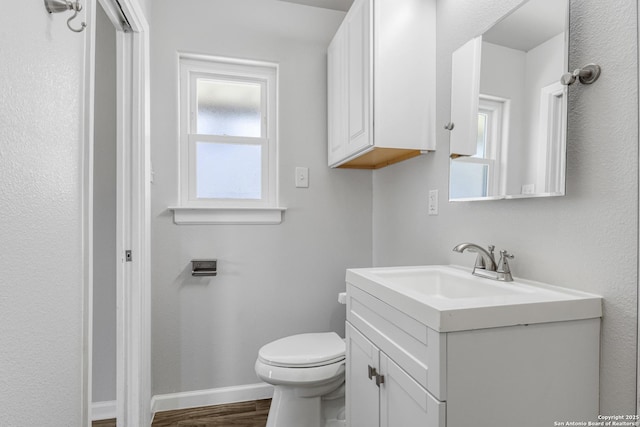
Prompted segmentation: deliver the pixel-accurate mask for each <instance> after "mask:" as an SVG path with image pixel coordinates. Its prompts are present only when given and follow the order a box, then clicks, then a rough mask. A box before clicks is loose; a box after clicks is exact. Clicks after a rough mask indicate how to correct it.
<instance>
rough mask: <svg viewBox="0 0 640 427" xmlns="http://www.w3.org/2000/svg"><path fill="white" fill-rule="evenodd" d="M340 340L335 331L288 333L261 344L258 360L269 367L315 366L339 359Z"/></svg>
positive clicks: (341, 354)
mask: <svg viewBox="0 0 640 427" xmlns="http://www.w3.org/2000/svg"><path fill="white" fill-rule="evenodd" d="M345 351H346V346H345V343H344V340H343V339H342V338H340V336H338V334H336V333H335V332H325V333H310V334H299V335H292V336H289V337H285V338H281V339H279V340H276V341H273V342H270V343H269V344H266V345H264V346H263V347H262V348H261V349H260V351H259V352H258V361H259V362H261V363H263V364H265V365H270V366H273V367H282V368H316V367H320V366H325V365H332V364H335V363H339V362H342V361H343V360H344V358H345Z"/></svg>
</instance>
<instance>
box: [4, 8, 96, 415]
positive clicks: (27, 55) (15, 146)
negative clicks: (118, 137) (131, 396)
mask: <svg viewBox="0 0 640 427" xmlns="http://www.w3.org/2000/svg"><path fill="white" fill-rule="evenodd" d="M83 3H84V4H85V8H86V9H87V10H92V9H91V7H92V6H91V4H89V5H87V4H86V2H83ZM89 3H92V2H91V1H89ZM66 19H67V18H66V17H64V16H61V15H55V16H49V14H48V13H47V12H46V10H45V8H44V5H43V3H42V2H41V1H36V2H17V3H15V4H13V5H12V8H11V10H10V11H7V12H6V13H2V14H0V52H2V54H1V60H0V81H1V82H2V83H1V84H0V183H1V184H0V218H2V221H0V242H2V244H1V245H0V325H2V326H1V329H2V332H1V333H0V372H1V374H0V408H1V409H0V424H2V425H6V426H35V425H42V424H43V423H46V424H47V425H52V426H54V425H56V426H81V425H83V424H84V423H83V422H82V417H83V414H82V399H83V396H82V386H83V378H82V372H83V369H84V368H83V364H82V361H83V359H82V354H83V339H82V336H83V331H82V323H83V322H82V319H83V312H82V308H83V307H82V301H83V277H82V265H83V264H82V263H83V253H82V249H83V247H82V233H81V232H82V188H81V178H82V154H83V142H82V141H83V138H82V134H81V132H82V127H81V125H82V107H83V104H82V100H83V98H82V88H83V82H84V80H83V74H82V70H83V43H84V40H85V37H87V34H88V33H87V32H85V33H82V34H76V33H72V32H71V31H69V29H68V28H67V26H66Z"/></svg>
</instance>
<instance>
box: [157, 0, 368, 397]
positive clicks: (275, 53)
mask: <svg viewBox="0 0 640 427" xmlns="http://www.w3.org/2000/svg"><path fill="white" fill-rule="evenodd" d="M343 16H344V13H342V12H336V11H331V10H327V9H320V8H312V7H306V6H300V5H296V4H292V3H287V2H280V1H274V0H188V1H175V0H155V1H154V2H153V10H152V19H151V20H152V22H153V31H152V32H151V49H152V53H151V80H152V81H151V94H152V96H151V103H152V116H151V127H152V135H151V144H152V162H153V169H154V172H155V174H154V183H153V185H152V229H151V233H152V242H151V243H152V294H153V301H152V325H153V335H152V352H151V353H152V376H153V393H154V394H164V393H170V392H179V391H190V390H201V389H209V388H217V387H225V386H233V385H240V384H251V383H256V382H258V379H257V377H256V376H255V374H254V370H253V365H254V362H255V359H256V356H257V352H258V349H259V348H260V347H261V346H262V345H263V344H265V343H267V342H268V341H271V340H273V339H276V338H280V337H282V336H285V335H289V334H294V333H302V332H314V331H330V330H334V331H337V332H338V333H340V334H343V333H344V320H345V308H344V306H343V305H339V304H338V303H337V294H338V292H340V291H342V290H344V287H345V285H344V274H345V269H346V268H347V267H353V266H369V265H371V246H372V242H371V226H372V224H371V203H372V202H371V198H372V182H371V172H368V171H349V170H330V169H329V168H328V167H327V127H326V108H327V103H326V96H327V89H326V49H327V46H328V44H329V41H330V39H331V37H332V36H333V34H334V33H335V31H336V29H337V28H338V26H339V24H340V22H341V21H342V18H343ZM178 51H184V52H195V53H204V54H211V55H222V56H232V57H241V58H250V59H258V60H265V61H271V62H276V63H279V64H280V110H279V113H280V128H279V133H280V169H279V172H280V199H281V200H280V204H281V205H283V206H285V207H287V208H288V210H287V211H286V214H285V219H284V222H283V223H282V224H281V225H256V226H223V225H209V226H185V225H182V226H177V225H175V224H173V219H172V214H171V212H170V211H168V210H167V207H168V206H173V205H175V204H176V203H177V197H178V169H177V165H178V161H177V156H178V138H177V136H178V122H177V118H178V75H177V69H178V68H177V64H178V63H177V52H178ZM296 166H306V167H308V168H309V170H310V178H309V181H310V187H309V188H308V189H298V188H295V186H294V168H295V167H296ZM193 258H218V265H219V271H220V272H219V274H218V276H217V277H213V278H210V279H207V278H205V279H203V278H197V279H196V278H192V277H191V276H190V265H189V261H190V260H191V259H193Z"/></svg>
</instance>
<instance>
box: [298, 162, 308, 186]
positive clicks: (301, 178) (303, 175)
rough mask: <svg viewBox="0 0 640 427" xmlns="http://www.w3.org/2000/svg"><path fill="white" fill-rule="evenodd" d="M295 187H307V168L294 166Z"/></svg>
mask: <svg viewBox="0 0 640 427" xmlns="http://www.w3.org/2000/svg"><path fill="white" fill-rule="evenodd" d="M296 188H309V168H303V167H297V168H296Z"/></svg>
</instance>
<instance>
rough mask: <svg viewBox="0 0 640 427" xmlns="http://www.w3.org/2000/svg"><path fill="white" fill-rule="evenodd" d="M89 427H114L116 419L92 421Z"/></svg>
mask: <svg viewBox="0 0 640 427" xmlns="http://www.w3.org/2000/svg"><path fill="white" fill-rule="evenodd" d="M91 427H116V419H115V418H113V419H111V420H100V421H93V422H92V423H91Z"/></svg>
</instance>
